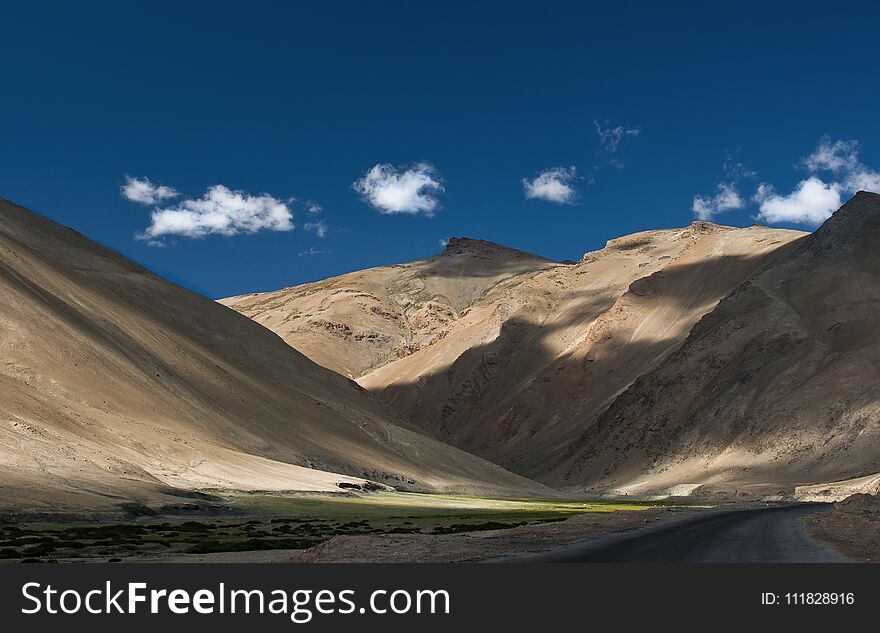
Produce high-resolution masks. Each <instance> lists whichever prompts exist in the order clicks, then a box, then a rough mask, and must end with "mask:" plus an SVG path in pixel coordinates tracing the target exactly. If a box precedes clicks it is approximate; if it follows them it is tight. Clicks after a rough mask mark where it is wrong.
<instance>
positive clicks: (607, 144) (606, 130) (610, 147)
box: [593, 121, 642, 154]
mask: <svg viewBox="0 0 880 633" xmlns="http://www.w3.org/2000/svg"><path fill="white" fill-rule="evenodd" d="M593 123H594V124H595V125H596V134H598V135H599V141H600V142H601V143H602V147H604V148H605V151H607V152H611V153H612V154H613V153H614V152H616V151H617V150H618V149H620V143H621V142H622V141H623V139H625V138H627V137H629V136H632V137H636V136H638V135H639V134H641V132H642V130H641V128H637V127H627V126H625V125H618V126H616V127H611V124H610V123H609V122H608V121H605V126H604V127H603V126H602V124H601V123H599V122H598V121H593Z"/></svg>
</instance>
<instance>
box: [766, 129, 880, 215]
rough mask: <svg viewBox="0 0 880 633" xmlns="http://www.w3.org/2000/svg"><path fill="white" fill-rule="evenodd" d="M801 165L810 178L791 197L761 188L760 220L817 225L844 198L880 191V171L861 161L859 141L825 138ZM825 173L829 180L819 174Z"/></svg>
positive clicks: (770, 187) (769, 188)
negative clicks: (862, 192)
mask: <svg viewBox="0 0 880 633" xmlns="http://www.w3.org/2000/svg"><path fill="white" fill-rule="evenodd" d="M801 164H802V165H803V166H804V167H805V168H806V169H807V171H809V172H810V177H809V178H807V179H806V180H802V181H801V182H799V183H798V184H797V187H795V190H794V191H792V192H791V193H790V194H788V195H786V196H783V195H780V194H777V193H776V192H775V191H774V190H773V187H772V186H771V185H767V184H761V185H760V186H759V187H758V191H757V192H756V193H755V200H756V201H757V202H758V204H759V213H758V219H759V220H762V221H765V222H769V223H773V222H790V223H794V224H809V225H814V226H817V225H819V224H821V223H822V222H824V221H825V220H827V219H828V218H829V217H831V214H832V213H834V211H836V210H837V209H838V208H839V207H840V206H841V203H842V198H843V197H844V196H849V195H852V194H854V193H855V192H857V191H860V190H866V191H874V192H880V172H877V171H875V170H873V169H871V168H870V167H868V166H867V165H865V164H864V163H862V162H861V160H859V142H858V141H855V140H836V141H834V140H831V139H830V138H829V137H827V136H826V137H823V138H822V139H821V140H820V141H819V145H818V146H817V147H816V149H815V150H814V151H813V152H812V153H811V154H810V155H809V156H807V157H806V158H804V159H803V160H802V161H801ZM823 172H824V174H826V175H827V176H828V177H827V178H825V177H821V176H820V175H819V174H820V173H823Z"/></svg>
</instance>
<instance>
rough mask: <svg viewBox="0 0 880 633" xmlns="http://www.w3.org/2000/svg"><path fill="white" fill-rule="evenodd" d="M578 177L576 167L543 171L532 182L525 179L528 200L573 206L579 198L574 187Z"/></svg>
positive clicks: (524, 184)
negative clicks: (573, 183)
mask: <svg viewBox="0 0 880 633" xmlns="http://www.w3.org/2000/svg"><path fill="white" fill-rule="evenodd" d="M576 177H577V174H576V171H575V168H574V167H569V168H567V169H566V168H565V167H554V168H553V169H548V170H546V171H542V172H541V173H539V174H538V175H537V176H535V178H533V179H532V180H529V179H527V178H523V181H522V183H523V189H524V190H525V194H526V198H530V199H538V200H549V201H550V202H555V203H556V204H572V203H573V202H574V201H575V199H576V198H577V190H576V189H575V188H574V186H573V185H572V182H573V181H574V180H575V179H576Z"/></svg>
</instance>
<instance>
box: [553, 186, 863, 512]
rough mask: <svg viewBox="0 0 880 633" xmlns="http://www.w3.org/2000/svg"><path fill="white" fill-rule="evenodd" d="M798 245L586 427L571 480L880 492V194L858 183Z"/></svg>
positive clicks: (621, 485)
mask: <svg viewBox="0 0 880 633" xmlns="http://www.w3.org/2000/svg"><path fill="white" fill-rule="evenodd" d="M792 246H793V248H788V249H786V250H787V252H786V253H785V256H784V257H780V258H777V259H776V261H774V262H773V263H772V264H771V265H770V266H768V267H767V268H766V270H764V271H763V272H760V273H759V274H757V275H755V276H754V277H752V278H751V279H749V280H748V281H747V282H746V283H744V284H742V285H740V286H739V287H738V288H737V289H736V290H735V292H733V293H731V294H730V295H729V296H728V297H726V298H725V299H724V300H723V301H721V302H720V303H719V304H718V306H717V307H716V308H715V309H714V310H712V312H711V313H710V314H708V315H706V316H705V317H704V318H703V319H702V320H700V322H699V323H697V324H696V326H694V328H693V329H692V331H691V333H690V335H689V336H688V338H687V340H686V341H685V342H684V344H683V345H682V346H681V347H680V348H679V349H678V350H677V351H675V352H674V353H673V354H671V355H670V356H669V357H668V358H667V359H666V360H665V361H664V362H662V363H661V364H660V365H659V366H657V367H656V368H654V369H653V370H651V371H649V372H646V373H645V374H643V375H642V376H640V377H639V378H638V380H636V381H635V383H634V384H633V385H632V386H631V387H630V388H629V389H628V390H627V391H626V392H625V393H623V394H622V395H621V396H620V397H618V398H617V399H616V400H615V402H614V403H613V404H612V405H611V406H610V408H609V409H608V410H607V411H605V412H604V413H602V414H601V415H600V416H599V417H598V419H597V421H596V423H595V424H594V425H593V426H592V427H591V428H589V429H586V430H585V432H584V433H583V434H582V435H581V437H580V438H579V439H578V441H577V442H576V443H575V444H574V445H573V446H572V447H571V448H570V450H569V451H568V454H567V455H566V456H565V458H564V459H563V462H564V464H565V466H564V470H565V477H566V478H567V480H568V481H569V482H579V483H581V484H588V487H593V488H594V489H610V490H616V491H626V492H634V493H639V492H644V491H651V490H658V489H663V488H667V487H669V486H675V485H680V484H687V485H689V486H690V487H696V486H702V488H703V489H704V490H710V489H713V488H722V489H730V488H735V489H738V490H743V489H748V488H754V489H756V490H759V491H764V492H767V491H772V490H774V489H776V488H778V489H780V490H791V488H792V486H799V488H798V492H799V493H802V494H805V495H807V496H810V497H814V498H815V497H821V496H822V494H827V495H830V496H832V497H836V498H841V497H844V496H846V495H847V494H850V493H853V492H876V491H877V480H878V476H880V257H878V253H880V195H877V194H873V193H866V192H859V193H858V194H856V195H855V196H854V197H853V198H852V199H851V200H850V201H849V202H847V203H846V204H845V205H844V206H843V207H841V208H840V209H839V210H838V211H837V212H836V213H834V215H833V216H832V217H831V218H830V219H829V220H827V221H826V222H825V224H824V225H822V226H821V227H820V228H819V229H818V230H817V231H816V232H815V233H813V234H812V235H810V236H809V237H807V238H804V239H803V240H799V242H798V243H796V244H793V245H792ZM846 480H849V481H846ZM807 484H813V485H807ZM774 486H775V487H776V488H774Z"/></svg>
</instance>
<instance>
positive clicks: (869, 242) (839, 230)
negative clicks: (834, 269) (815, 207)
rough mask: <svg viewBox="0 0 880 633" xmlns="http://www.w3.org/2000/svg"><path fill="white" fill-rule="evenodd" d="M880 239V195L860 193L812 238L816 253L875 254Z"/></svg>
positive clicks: (836, 212) (866, 192) (829, 219)
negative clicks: (860, 251) (865, 250)
mask: <svg viewBox="0 0 880 633" xmlns="http://www.w3.org/2000/svg"><path fill="white" fill-rule="evenodd" d="M878 235H880V194H876V193H871V192H870V191H858V192H856V194H855V195H854V196H853V197H852V198H850V199H849V200H848V201H847V202H846V203H845V204H844V205H843V206H842V207H840V208H839V209H838V210H837V211H835V212H834V213H833V214H832V215H831V217H830V218H828V219H827V220H825V222H824V224H822V226H820V227H819V228H818V229H816V231H815V232H814V233H813V235H812V236H811V238H810V246H811V248H812V249H813V250H817V251H821V250H827V249H832V248H833V249H836V250H841V249H844V250H848V251H852V250H855V249H860V248H869V249H871V250H874V249H876V248H877V246H878Z"/></svg>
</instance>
